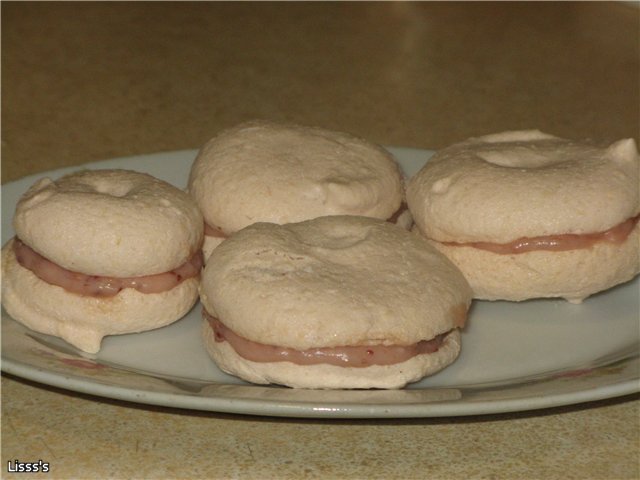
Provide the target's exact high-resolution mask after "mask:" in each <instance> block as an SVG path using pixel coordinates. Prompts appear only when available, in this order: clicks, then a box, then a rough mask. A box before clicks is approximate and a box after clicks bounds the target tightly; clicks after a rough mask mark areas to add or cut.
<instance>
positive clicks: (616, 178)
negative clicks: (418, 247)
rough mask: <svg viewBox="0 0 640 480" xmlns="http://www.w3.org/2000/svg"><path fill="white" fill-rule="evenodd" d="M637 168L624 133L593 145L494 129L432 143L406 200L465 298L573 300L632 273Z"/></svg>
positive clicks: (636, 246)
mask: <svg viewBox="0 0 640 480" xmlns="http://www.w3.org/2000/svg"><path fill="white" fill-rule="evenodd" d="M639 168H640V159H639V156H638V151H637V147H636V145H635V142H634V141H633V140H632V139H626V140H621V141H618V142H615V143H614V144H612V145H611V146H609V147H606V148H600V147H597V146H595V145H592V144H588V143H583V142H574V141H570V140H565V139H561V138H558V137H554V136H551V135H548V134H544V133H542V132H539V131H536V130H527V131H513V132H503V133H499V134H495V135H487V136H484V137H478V138H472V139H469V140H466V141H464V142H461V143H459V144H456V145H452V146H451V147H448V148H445V149H443V150H441V151H439V152H437V153H436V154H435V155H434V156H433V157H432V158H431V159H430V160H429V161H428V162H427V164H426V165H425V166H424V167H423V168H422V169H421V170H420V171H419V172H418V173H417V174H416V175H415V176H414V177H413V178H412V179H411V180H410V182H409V184H408V187H407V202H408V205H409V209H410V210H411V213H412V215H413V217H414V222H415V224H416V230H418V231H419V232H420V233H421V234H422V235H424V236H425V237H427V238H428V239H429V240H430V241H431V242H432V243H433V244H434V245H435V246H436V247H437V248H438V249H439V250H440V251H441V252H443V253H444V254H445V255H447V257H449V258H450V259H451V260H452V261H453V262H454V263H455V264H456V265H457V266H458V267H459V268H460V270H461V271H462V272H463V273H464V274H465V277H466V278H467V280H468V281H469V283H470V284H471V286H472V288H473V290H474V296H475V298H480V299H490V300H496V299H504V300H515V301H519V300H525V299H528V298H538V297H562V298H566V299H568V300H570V301H572V302H576V303H577V302H580V301H582V300H583V299H584V298H586V297H588V296H589V295H592V294H594V293H596V292H599V291H602V290H606V289H608V288H610V287H612V286H614V285H617V284H620V283H623V282H626V281H628V280H630V279H631V278H633V277H634V276H635V275H637V274H638V272H640V261H639V250H640V242H639V240H638V225H637V223H638V214H639V213H640V180H639V178H640V177H639V174H638V172H639Z"/></svg>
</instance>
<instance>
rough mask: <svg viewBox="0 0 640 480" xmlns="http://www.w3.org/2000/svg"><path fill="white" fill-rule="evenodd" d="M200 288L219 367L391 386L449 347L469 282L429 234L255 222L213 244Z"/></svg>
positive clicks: (300, 383) (375, 225) (352, 220)
mask: <svg viewBox="0 0 640 480" xmlns="http://www.w3.org/2000/svg"><path fill="white" fill-rule="evenodd" d="M200 298H201V302H202V305H203V308H204V317H205V318H204V320H203V327H202V328H203V338H204V342H205V346H206V348H207V351H208V352H209V354H210V355H211V357H212V358H213V359H214V360H215V361H216V363H217V364H218V366H219V367H220V368H221V369H223V370H224V371H226V372H228V373H231V374H233V375H237V376H239V377H241V378H243V379H245V380H248V381H250V382H254V383H276V384H282V385H287V386H291V387H299V388H401V387H402V386H404V385H406V384H407V383H409V382H414V381H417V380H419V379H420V378H422V377H424V376H425V375H430V374H432V373H435V372H437V371H439V370H441V369H442V368H444V367H445V366H447V365H448V364H450V363H451V362H453V361H454V360H455V358H456V357H457V356H458V354H459V351H460V335H459V331H458V329H459V328H460V327H462V326H463V325H464V322H465V319H466V313H467V310H468V307H469V304H470V300H471V290H470V288H469V286H468V284H467V282H466V281H465V279H464V277H463V276H462V275H461V273H460V272H459V270H458V269H457V268H455V266H454V265H453V264H452V263H451V262H450V261H448V260H447V259H446V258H445V257H444V256H443V255H441V254H440V253H438V252H437V251H436V250H435V249H433V248H432V247H430V246H429V244H428V242H426V241H425V240H424V239H422V238H420V237H419V236H417V235H414V234H412V233H410V232H408V231H406V230H403V229H399V228H397V227H395V226H393V225H392V224H389V223H388V222H385V221H384V220H378V219H372V218H365V217H358V216H329V217H320V218H316V219H313V220H308V221H304V222H300V223H294V224H285V225H277V224H270V223H256V224H253V225H251V226H249V227H246V228H245V229H243V230H241V231H239V232H238V233H236V234H235V235H233V237H231V238H230V239H229V240H227V241H225V242H224V243H223V244H222V245H220V246H219V247H218V248H216V249H215V250H214V252H213V253H212V255H211V257H210V259H209V261H208V262H207V265H206V267H205V269H204V272H203V277H202V282H201V286H200Z"/></svg>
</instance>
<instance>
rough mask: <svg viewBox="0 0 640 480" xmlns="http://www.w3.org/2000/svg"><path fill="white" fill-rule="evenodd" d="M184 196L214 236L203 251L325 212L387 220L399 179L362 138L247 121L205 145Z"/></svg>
mask: <svg viewBox="0 0 640 480" xmlns="http://www.w3.org/2000/svg"><path fill="white" fill-rule="evenodd" d="M188 191H189V192H190V193H191V195H193V197H194V198H195V199H196V201H197V203H198V205H199V206H200V209H201V210H202V212H203V215H204V218H205V221H206V222H207V224H208V225H209V226H210V227H211V228H212V229H215V230H217V231H218V233H219V237H218V238H215V237H213V238H210V239H208V240H207V241H206V242H205V249H206V250H207V253H208V252H209V251H210V250H212V249H213V248H214V247H215V246H217V245H218V244H219V243H220V242H221V241H222V240H221V239H222V238H223V237H226V236H228V235H231V234H233V233H234V232H236V231H238V230H240V229H241V228H244V227H246V226H248V225H250V224H252V223H255V222H272V223H278V224H282V223H291V222H299V221H303V220H307V219H311V218H315V217H320V216H325V215H362V216H368V217H374V218H382V219H388V218H390V217H392V216H393V215H394V213H396V212H397V211H398V210H399V209H400V208H401V205H402V204H403V199H404V181H403V175H402V172H401V170H400V167H399V165H398V163H397V162H396V160H395V159H394V158H393V156H392V155H391V154H390V153H389V152H388V151H387V150H385V149H384V148H382V147H380V146H377V145H374V144H372V143H370V142H368V141H366V140H363V139H361V138H356V137H354V136H352V135H349V134H347V133H341V132H334V131H329V130H325V129H321V128H313V127H304V126H299V125H290V124H280V123H275V122H267V121H253V122H248V123H243V124H241V125H238V126H236V127H234V128H231V129H228V130H225V131H223V132H221V133H220V134H218V135H217V136H215V137H214V138H212V139H211V140H210V141H209V142H207V144H206V145H205V146H204V147H203V148H202V149H201V151H200V152H199V154H198V156H197V158H196V159H195V161H194V163H193V166H192V168H191V172H190V177H189V184H188ZM407 215H408V213H407V214H405V215H404V216H403V217H402V219H401V222H402V223H407V222H406V220H407V218H406V217H407ZM409 220H410V218H409Z"/></svg>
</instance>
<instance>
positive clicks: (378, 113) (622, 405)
mask: <svg viewBox="0 0 640 480" xmlns="http://www.w3.org/2000/svg"><path fill="white" fill-rule="evenodd" d="M1 9H2V93H3V95H2V182H3V183H6V182H10V181H13V180H16V179H18V178H20V177H22V176H24V175H27V174H32V173H37V172H41V171H45V170H49V169H53V168H58V167H62V166H71V165H80V164H82V163H86V162H91V161H95V160H102V159H106V158H112V157H121V156H129V155H136V154H144V153H152V152H159V151H172V150H181V149H195V148H198V147H199V146H201V145H202V144H203V143H204V142H205V141H206V140H207V139H208V138H209V137H211V136H212V135H213V134H215V133H216V132H217V131H219V130H220V129H222V128H225V127H229V126H232V125H234V124H236V123H238V122H240V121H243V120H248V119H254V118H269V119H275V120H288V121H294V122H298V123H303V124H312V125H319V126H323V127H326V128H330V129H335V130H344V131H348V132H352V133H354V134H357V135H360V136H363V137H365V138H368V139H370V140H372V141H374V142H377V143H381V144H384V145H402V146H409V147H418V148H426V149H437V148H440V147H443V146H445V145H447V144H449V143H451V142H455V141H458V140H461V139H464V138H466V137H469V136H473V135H480V134H484V133H492V132H497V131H501V130H507V129H520V128H538V129H541V130H543V131H547V132H549V133H554V134H557V135H559V136H565V137H569V138H577V139H583V138H590V139H595V140H598V141H602V142H608V141H612V140H616V139H619V138H623V137H634V138H636V140H637V139H638V134H639V132H640V115H639V106H640V91H639V90H640V89H639V85H640V61H639V58H640V49H639V40H638V33H639V27H640V8H637V6H633V5H630V4H628V3H591V2H589V3H553V2H552V3H517V4H512V3H473V4H466V3H404V2H393V3H385V2H378V3H358V2H356V3H306V2H305V3H279V4H272V3H257V4H256V3H208V2H196V3H181V2H178V3H169V2H166V3H165V2H162V3H152V2H140V3H126V2H125V3H121V2H113V3H110V2H106V3H76V2H70V3H57V2H46V3H31V2H29V3H22V2H15V3H14V2H2V4H1ZM639 422H640V397H639V396H638V395H630V396H626V397H621V398H616V399H610V400H602V401H595V402H590V403H585V404H580V405H574V406H566V407H557V408H551V409H545V410H538V411H534V412H521V413H505V414H498V415H487V416H473V417H456V418H435V419H434V418H432V419H403V420H394V419H384V420H375V421H374V420H328V421H325V420H309V419H308V420H302V419H283V418H268V417H252V416H242V415H231V414H218V413H208V412H193V411H188V410H179V409H172V408H165V407H151V406H144V405H138V404H134V403H127V402H123V401H117V400H109V399H102V398H98V397H93V396H89V395H84V394H79V393H73V392H69V391H66V390H60V389H57V388H53V387H47V386H43V385H39V384H36V383H32V382H31V381H27V380H23V379H20V378H17V377H13V376H10V375H6V374H3V377H2V465H0V468H1V469H2V475H3V478H13V477H16V478H56V479H63V478H75V479H78V478H100V479H104V478H122V479H125V478H163V479H166V478H212V479H217V478H247V479H248V478H260V479H266V478H285V479H306V478H362V479H373V478H403V479H410V478H416V479H417V478H438V479H441V478H465V479H468V478H492V479H499V478H505V479H513V478H526V479H533V478H540V479H554V478H558V479H569V478H576V479H591V478H594V479H595V478H597V479H623V478H625V479H626V478H629V479H632V478H640V464H639V457H638V452H639V451H640V423H639ZM14 459H19V460H21V461H37V460H39V459H43V460H45V461H47V462H49V463H50V465H51V471H50V472H49V473H43V474H9V473H7V464H8V462H9V461H12V460H14Z"/></svg>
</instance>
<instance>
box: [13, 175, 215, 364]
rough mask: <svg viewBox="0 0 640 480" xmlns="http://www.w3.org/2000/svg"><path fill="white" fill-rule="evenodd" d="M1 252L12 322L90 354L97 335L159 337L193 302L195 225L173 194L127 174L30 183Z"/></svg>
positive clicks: (193, 211)
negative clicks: (154, 333)
mask: <svg viewBox="0 0 640 480" xmlns="http://www.w3.org/2000/svg"><path fill="white" fill-rule="evenodd" d="M13 225H14V229H15V232H16V236H15V237H14V238H13V239H12V240H10V241H9V242H8V243H7V244H6V245H5V246H4V247H3V249H2V279H3V285H2V304H3V306H4V308H5V309H6V310H7V312H8V313H9V314H10V315H11V316H12V317H13V318H14V319H16V320H18V321H20V322H21V323H23V324H24V325H26V326H27V327H29V328H31V329H33V330H36V331H38V332H42V333H46V334H50V335H55V336H58V337H61V338H63V339H64V340H66V341H67V342H69V343H70V344H72V345H74V346H76V347H77V348H79V349H81V350H83V351H86V352H90V353H95V352H97V351H98V350H99V349H100V344H101V340H102V338H103V337H104V336H106V335H113V334H123V333H132V332H140V331H144V330H150V329H153V328H157V327H161V326H164V325H167V324H169V323H172V322H174V321H175V320H177V319H179V318H181V317H182V316H184V315H185V314H186V313H187V312H188V311H189V310H190V309H191V307H192V306H193V305H194V303H195V302H196V301H197V298H198V284H199V277H200V271H201V267H202V252H201V245H202V241H203V219H202V214H201V213H200V211H199V210H198V207H197V206H196V204H195V202H194V201H193V200H192V199H191V197H190V196H189V195H187V194H186V193H185V192H182V191H181V190H179V189H177V188H176V187H173V186H172V185H169V184H168V183H165V182H163V181H161V180H158V179H156V178H154V177H152V176H150V175H147V174H143V173H138V172H133V171H127V170H93V171H91V170H87V171H81V172H78V173H73V174H70V175H67V176H65V177H62V178H60V179H59V180H56V181H52V180H50V179H48V178H45V179H42V180H39V181H38V182H36V183H35V184H34V185H33V186H32V187H31V188H29V190H28V191H27V192H26V193H25V194H24V195H23V196H22V197H21V199H20V200H19V202H18V204H17V206H16V212H15V216H14V219H13Z"/></svg>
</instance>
